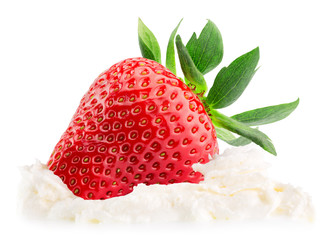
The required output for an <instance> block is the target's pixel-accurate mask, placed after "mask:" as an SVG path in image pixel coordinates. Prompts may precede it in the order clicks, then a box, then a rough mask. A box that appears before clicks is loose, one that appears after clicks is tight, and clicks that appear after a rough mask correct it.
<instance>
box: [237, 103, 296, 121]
mask: <svg viewBox="0 0 325 240" xmlns="http://www.w3.org/2000/svg"><path fill="white" fill-rule="evenodd" d="M298 104H299V98H298V99H297V100H296V101H294V102H291V103H284V104H280V105H274V106H269V107H264V108H258V109H254V110H251V111H247V112H243V113H240V114H236V115H234V116H232V118H233V119H235V120H237V121H239V122H243V123H245V124H246V125H248V126H259V125H263V124H269V123H273V122H276V121H280V120H282V119H284V118H286V117H287V116H289V115H290V114H291V113H292V112H293V111H294V110H295V109H296V108H297V106H298Z"/></svg>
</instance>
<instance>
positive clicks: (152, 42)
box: [138, 18, 161, 63]
mask: <svg viewBox="0 0 325 240" xmlns="http://www.w3.org/2000/svg"><path fill="white" fill-rule="evenodd" d="M138 37H139V45H140V50H141V54H142V56H143V57H144V58H147V59H151V60H154V61H156V62H158V63H161V54H160V47H159V44H158V41H157V39H156V37H155V35H153V33H152V32H151V31H150V30H149V28H148V27H147V26H146V25H144V23H143V22H142V20H141V19H140V18H139V21H138Z"/></svg>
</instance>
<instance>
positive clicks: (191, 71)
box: [176, 35, 208, 95]
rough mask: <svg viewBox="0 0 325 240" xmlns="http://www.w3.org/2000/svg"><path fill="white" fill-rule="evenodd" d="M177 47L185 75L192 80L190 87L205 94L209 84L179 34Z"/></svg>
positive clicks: (189, 80)
mask: <svg viewBox="0 0 325 240" xmlns="http://www.w3.org/2000/svg"><path fill="white" fill-rule="evenodd" d="M176 47H177V53H178V57H179V62H180V64H181V68H182V71H183V73H184V75H185V78H186V81H188V82H190V84H192V85H193V87H192V86H190V87H191V88H192V90H193V91H194V92H195V93H196V94H198V95H203V94H204V93H205V92H206V91H207V89H208V87H207V84H206V82H205V79H204V77H203V74H202V73H201V72H200V71H199V70H198V69H197V68H196V66H195V64H194V62H193V60H192V58H191V56H190V55H189V53H188V51H187V49H186V47H185V46H184V44H183V42H182V39H181V37H180V36H179V35H177V36H176Z"/></svg>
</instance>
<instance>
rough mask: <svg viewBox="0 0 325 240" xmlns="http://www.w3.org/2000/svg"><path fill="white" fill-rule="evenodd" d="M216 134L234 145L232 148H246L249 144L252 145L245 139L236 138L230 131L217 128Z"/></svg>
mask: <svg viewBox="0 0 325 240" xmlns="http://www.w3.org/2000/svg"><path fill="white" fill-rule="evenodd" d="M215 129H216V132H217V138H218V139H220V140H222V141H224V142H226V143H228V144H230V145H232V146H236V147H239V146H245V145H247V144H249V143H251V142H252V141H251V140H249V139H247V138H245V137H242V136H240V137H237V138H236V137H235V136H234V135H233V134H232V133H231V132H230V131H228V130H227V129H224V128H218V127H215Z"/></svg>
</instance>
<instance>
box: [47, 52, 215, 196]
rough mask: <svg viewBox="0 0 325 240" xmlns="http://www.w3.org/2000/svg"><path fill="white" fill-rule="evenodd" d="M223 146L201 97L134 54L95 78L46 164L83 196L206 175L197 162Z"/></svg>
mask: <svg viewBox="0 0 325 240" xmlns="http://www.w3.org/2000/svg"><path fill="white" fill-rule="evenodd" d="M217 152H218V145H217V139H216V133H215V129H214V127H213V125H212V123H211V120H210V118H209V116H208V114H207V113H206V111H205V109H204V106H203V104H202V102H201V101H200V100H199V98H198V97H197V96H196V95H195V94H194V93H193V92H192V91H191V90H190V89H189V87H188V86H186V85H185V84H184V83H183V82H182V81H180V80H179V79H178V78H177V77H176V76H175V75H174V74H172V73H171V72H170V71H169V70H168V69H166V68H165V67H163V66H162V65H160V64H158V63H156V62H154V61H152V60H148V59H144V58H131V59H126V60H124V61H121V62H119V63H117V64H115V65H113V66H112V67H111V68H110V69H109V70H107V71H105V72H103V73H102V74H100V75H99V77H98V78H97V79H95V81H94V83H93V84H92V85H91V87H90V89H89V91H88V92H87V93H86V94H85V95H84V97H83V98H82V99H81V102H80V105H79V107H78V109H77V111H76V113H75V114H74V116H73V118H72V121H71V123H70V124H69V126H68V128H67V130H66V131H65V132H64V134H63V135H62V137H61V139H60V141H59V142H58V143H57V145H56V146H55V148H54V151H53V153H52V155H51V156H50V159H49V161H48V168H49V169H50V170H52V171H53V172H54V174H56V175H57V176H59V177H60V178H61V179H62V181H63V182H64V183H65V184H66V185H67V186H68V188H69V189H70V190H71V191H72V192H73V193H74V194H75V195H76V196H79V197H81V198H84V199H107V198H110V197H116V196H123V195H126V194H128V193H130V192H132V190H133V187H134V186H136V185H138V184H140V183H144V184H147V185H151V184H157V183H159V184H171V183H181V182H190V183H198V182H200V181H201V180H203V175H202V174H201V173H200V172H195V171H193V168H192V165H193V164H194V163H198V162H200V163H206V162H208V161H209V155H213V154H215V153H217Z"/></svg>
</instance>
